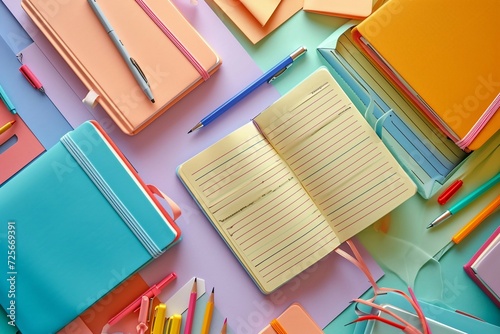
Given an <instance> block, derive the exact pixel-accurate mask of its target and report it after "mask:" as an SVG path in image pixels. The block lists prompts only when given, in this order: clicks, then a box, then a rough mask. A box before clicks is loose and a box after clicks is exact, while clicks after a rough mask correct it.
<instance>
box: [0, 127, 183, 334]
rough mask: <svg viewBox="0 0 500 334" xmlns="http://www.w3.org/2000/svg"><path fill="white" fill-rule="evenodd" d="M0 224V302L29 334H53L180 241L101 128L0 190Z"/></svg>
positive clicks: (69, 138) (80, 133)
mask: <svg viewBox="0 0 500 334" xmlns="http://www.w3.org/2000/svg"><path fill="white" fill-rule="evenodd" d="M0 221H1V225H2V228H3V231H1V232H0V248H1V253H2V254H5V257H7V254H9V259H8V260H9V261H7V259H5V261H4V262H3V263H4V265H3V272H4V275H7V279H2V280H0V303H1V305H2V307H3V308H4V309H5V310H6V312H7V316H8V318H9V319H7V320H9V321H13V323H15V325H17V326H18V328H19V329H20V330H21V332H22V333H23V334H30V333H55V332H57V331H58V330H60V329H61V328H63V327H64V326H65V325H66V324H67V323H69V322H70V321H72V320H73V319H75V318H76V317H78V316H79V315H80V314H81V313H82V312H83V311H85V310H86V309H87V308H88V307H90V306H92V304H94V303H95V302H96V301H98V300H99V299H100V298H102V297H103V296H104V295H106V294H107V293H108V292H110V291H111V290H112V289H113V288H114V287H116V286H117V285H118V284H119V283H120V282H122V281H123V280H125V279H126V278H127V277H129V276H130V275H132V274H133V273H135V272H136V271H137V270H138V269H140V268H141V267H143V266H144V265H145V264H147V263H148V262H150V261H151V260H152V259H154V258H155V257H158V256H160V255H161V254H162V252H163V251H165V249H167V247H169V246H170V245H171V244H172V243H174V242H175V241H176V240H178V238H179V237H180V231H179V229H178V227H177V226H176V225H175V222H174V221H173V220H172V218H170V216H169V215H168V213H167V212H166V211H165V210H164V208H163V207H162V206H161V205H160V203H159V202H158V201H157V199H156V198H155V197H154V196H153V194H152V192H151V191H150V190H149V188H148V186H146V185H145V184H144V183H143V181H142V180H141V179H140V178H139V176H138V175H137V173H136V172H135V171H134V170H133V168H132V167H131V165H130V164H129V163H128V161H127V160H126V159H125V158H124V157H123V155H122V154H121V153H120V151H119V150H118V148H117V147H116V146H115V145H114V144H113V143H112V142H111V140H110V139H109V137H108V136H107V135H106V134H105V132H104V131H103V130H102V128H100V126H99V125H98V124H97V123H96V122H86V123H84V124H82V125H80V126H79V127H78V128H76V129H75V130H73V131H71V132H69V133H68V134H66V135H65V136H63V138H61V140H60V141H59V142H58V143H57V144H56V145H54V146H53V147H52V148H50V149H49V150H48V151H47V152H45V153H44V154H43V155H42V156H40V157H39V158H38V159H37V160H35V161H34V162H33V163H32V164H31V165H29V166H28V167H27V168H25V169H24V170H22V171H21V172H20V173H19V174H18V175H16V176H15V177H14V178H13V179H11V180H10V181H9V182H7V183H6V184H5V185H4V186H2V187H1V188H0ZM9 252H10V253H9Z"/></svg>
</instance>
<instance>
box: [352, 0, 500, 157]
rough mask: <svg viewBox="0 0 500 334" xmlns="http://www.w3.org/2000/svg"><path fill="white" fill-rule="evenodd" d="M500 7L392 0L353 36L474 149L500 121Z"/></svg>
mask: <svg viewBox="0 0 500 334" xmlns="http://www.w3.org/2000/svg"><path fill="white" fill-rule="evenodd" d="M499 15H500V2H499V1H497V0H483V1H468V0H441V1H435V0H420V1H413V0H390V1H388V2H387V3H385V4H384V5H383V6H382V7H381V8H379V9H378V10H377V11H376V12H374V13H373V14H372V15H371V16H369V17H368V18H367V19H365V20H364V21H362V22H361V23H360V24H359V25H358V26H357V27H356V29H354V30H353V36H354V39H355V40H356V41H357V43H358V45H359V46H360V48H361V49H362V50H363V51H364V52H365V53H366V54H367V55H368V56H369V57H370V58H371V59H372V60H373V61H374V62H375V63H376V64H377V65H378V66H379V67H380V68H381V69H382V71H383V72H384V73H385V74H386V75H387V76H388V77H389V78H390V79H391V80H392V81H393V82H394V83H395V84H396V85H397V86H398V87H399V88H400V89H401V90H402V91H403V92H404V93H405V95H406V96H407V97H408V98H409V99H410V100H411V101H412V102H413V103H414V104H415V105H416V106H417V107H418V108H419V109H420V110H421V111H422V112H423V113H425V114H426V115H427V116H428V117H429V119H431V120H432V121H433V122H434V123H435V124H436V125H437V126H438V127H439V128H440V129H441V130H442V131H443V132H444V133H445V134H446V135H447V136H448V137H450V138H451V139H452V140H453V141H455V142H456V143H457V144H458V145H459V146H460V147H461V148H462V149H470V150H475V149H477V148H479V147H480V146H481V145H482V144H483V143H484V142H485V141H486V140H488V139H489V138H490V137H491V136H492V135H493V134H494V133H495V132H496V131H497V130H498V129H499V128H500V113H499V112H498V111H497V109H498V105H500V66H499V64H500V63H499V59H500V45H499V44H498V40H499V37H500V25H499V24H498V22H497V21H498V18H499ZM490 105H491V108H490V110H492V111H491V112H490V116H491V118H490V119H489V120H486V118H485V117H486V115H487V113H486V111H487V110H488V108H489V107H490ZM481 117H483V118H481ZM485 120H486V122H485V126H484V128H482V130H479V129H481V128H480V127H479V126H477V125H475V124H476V123H478V121H479V122H484V121H485ZM471 130H473V131H475V130H478V134H477V135H476V136H474V133H471V134H469V135H468V137H466V136H467V134H468V133H469V131H471Z"/></svg>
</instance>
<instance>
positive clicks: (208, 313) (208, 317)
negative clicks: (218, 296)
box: [201, 288, 214, 334]
mask: <svg viewBox="0 0 500 334" xmlns="http://www.w3.org/2000/svg"><path fill="white" fill-rule="evenodd" d="M213 312H214V288H212V293H211V294H210V297H209V298H208V302H207V306H206V308H205V316H204V317H203V325H202V327H201V334H208V333H210V323H211V322H212V313H213Z"/></svg>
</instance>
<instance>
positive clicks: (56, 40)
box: [21, 0, 221, 135]
mask: <svg viewBox="0 0 500 334" xmlns="http://www.w3.org/2000/svg"><path fill="white" fill-rule="evenodd" d="M97 2H98V4H99V6H100V7H101V9H102V11H103V13H104V14H105V16H106V18H107V19H108V21H109V23H110V24H111V26H112V27H113V28H114V30H115V32H116V34H117V35H118V36H119V38H120V40H121V42H122V43H123V45H124V46H125V47H126V49H127V51H128V53H129V54H130V56H131V57H132V58H134V59H135V60H136V61H137V63H138V64H139V66H140V68H141V69H142V71H143V72H144V74H145V76H146V78H147V80H148V81H149V85H150V87H151V91H152V93H153V96H154V99H155V103H151V101H150V100H149V99H148V98H147V96H146V95H145V94H144V92H143V91H142V90H141V88H140V87H139V85H138V83H137V81H136V80H135V78H134V77H133V75H132V73H131V71H130V70H129V68H128V66H127V64H126V63H125V61H124V60H123V58H122V57H121V55H120V53H119V51H118V49H117V48H116V47H115V45H114V44H113V42H112V40H111V38H110V37H109V36H108V34H107V33H106V30H105V29H104V27H103V26H102V25H101V23H100V22H99V20H98V18H97V16H96V15H95V13H94V12H93V10H92V8H91V6H90V4H89V3H88V1H87V0H72V1H65V2H64V4H55V5H54V4H51V5H48V4H47V3H46V2H45V1H37V0H23V1H22V2H21V5H22V7H23V9H24V10H25V11H26V12H27V13H28V15H29V16H30V17H31V18H32V19H33V21H34V22H35V24H36V25H37V26H38V27H39V28H40V30H41V31H42V32H43V34H44V35H45V36H46V37H47V38H48V40H49V41H50V42H51V43H52V45H53V46H54V47H55V49H56V50H57V51H58V52H59V54H60V55H61V56H62V57H63V58H64V60H65V61H66V62H67V63H68V65H69V66H70V67H71V69H72V70H73V71H74V72H75V73H76V75H77V76H78V77H79V78H80V80H81V81H82V82H83V83H84V84H85V86H86V87H87V88H88V89H89V91H91V92H95V93H96V94H97V95H98V97H97V98H96V99H95V103H99V104H100V105H101V106H102V107H103V108H104V110H105V111H106V112H107V113H108V114H109V116H110V117H111V118H112V119H113V120H114V121H115V122H116V124H118V126H119V127H120V128H121V129H122V131H123V132H125V133H127V134H129V135H133V134H136V133H138V132H139V131H141V130H142V129H143V128H144V127H145V126H147V125H148V124H150V123H151V122H152V121H153V120H154V119H156V118H157V117H158V116H160V115H161V114H162V113H163V112H165V111H166V110H167V109H168V108H169V107H171V106H172V105H173V104H174V103H176V102H177V101H178V100H179V99H181V98H182V97H183V96H185V95H186V94H187V93H188V92H190V91H191V90H192V89H193V88H195V87H196V86H197V85H199V84H200V83H202V82H204V78H203V77H202V74H200V72H199V71H198V70H197V69H196V68H195V66H194V65H193V64H192V63H191V62H190V61H189V60H188V58H187V57H186V56H185V55H184V54H182V53H181V51H179V48H178V47H177V46H176V45H175V44H174V43H173V42H172V40H171V39H169V37H167V35H166V34H165V33H164V32H163V31H162V30H161V29H160V28H159V27H158V25H157V24H156V23H155V22H154V21H153V20H152V19H151V18H150V17H149V16H148V15H147V14H146V11H145V10H143V9H142V8H141V7H140V6H139V4H138V3H137V2H136V1H134V0H126V1H124V0H98V1H97ZM145 3H146V4H147V5H148V6H149V8H150V9H151V10H152V11H153V12H154V13H155V14H156V16H157V17H158V18H159V19H160V21H161V22H162V23H163V24H164V25H165V26H166V27H167V28H168V29H169V30H170V31H171V32H172V33H173V35H174V36H175V37H176V38H177V39H178V40H179V42H180V43H181V44H182V45H183V46H184V47H185V48H186V49H187V50H188V51H189V52H190V53H191V55H192V56H193V57H194V59H196V61H197V62H198V63H199V64H200V65H201V66H200V67H201V68H203V69H204V70H206V71H207V72H208V73H210V74H211V73H213V72H214V71H215V70H217V68H218V67H219V65H220V64H221V60H220V58H219V57H218V55H217V54H216V53H215V52H214V51H213V49H212V48H211V47H210V46H209V45H208V44H207V43H206V41H205V40H204V39H203V38H202V37H201V36H200V35H199V34H198V32H197V31H196V30H195V29H194V28H193V26H191V25H190V23H189V22H188V21H187V20H186V19H185V18H184V17H183V16H182V14H181V13H180V12H179V11H178V9H177V8H176V7H175V6H174V5H173V4H172V3H171V2H170V1H168V0H146V1H145ZM91 95H94V94H91ZM88 96H90V95H88ZM94 96H95V95H94ZM87 102H88V103H89V104H93V100H92V99H90V98H88V99H87Z"/></svg>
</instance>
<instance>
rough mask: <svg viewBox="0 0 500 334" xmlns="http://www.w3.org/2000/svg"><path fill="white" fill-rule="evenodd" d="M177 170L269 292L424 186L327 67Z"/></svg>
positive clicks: (244, 263) (251, 272)
mask: <svg viewBox="0 0 500 334" xmlns="http://www.w3.org/2000/svg"><path fill="white" fill-rule="evenodd" d="M178 175H179V177H180V179H181V180H182V182H184V184H185V186H186V188H187V189H188V190H189V191H190V192H191V194H192V196H193V197H194V198H195V199H196V201H197V202H198V204H199V205H200V207H201V208H202V209H203V211H204V212H205V214H206V215H207V217H208V218H209V220H210V221H211V222H212V223H213V225H214V227H215V228H216V229H217V231H218V232H219V233H220V235H221V236H222V238H223V239H224V240H225V241H226V243H227V244H228V246H229V247H230V248H231V250H232V251H233V252H234V254H235V255H236V257H237V258H238V259H239V260H240V261H241V263H242V264H243V267H244V268H245V269H246V270H247V271H248V273H249V274H250V276H251V277H252V278H253V279H254V281H255V282H256V283H257V285H258V286H259V288H260V289H261V290H262V291H263V292H264V293H270V292H272V291H273V290H275V289H276V288H278V287H279V286H281V285H282V284H284V283H285V282H287V281H288V280H290V279H291V278H293V277H294V276H295V275H297V274H299V273H300V272H301V271H303V270H304V269H306V268H307V267H308V266H310V265H312V264H313V263H315V262H317V261H319V260H320V259H321V258H322V257H324V256H325V255H327V254H328V253H330V252H331V251H333V250H334V249H335V248H336V247H338V246H339V245H340V244H341V243H342V242H343V241H344V240H346V239H349V238H351V237H352V236H354V235H355V234H356V233H358V232H360V231H361V230H363V229H364V228H366V227H367V226H369V225H370V224H372V223H373V222H375V221H376V220H378V219H379V218H381V217H382V216H384V215H385V214H387V213H389V212H390V211H391V210H393V209H394V208H396V207H397V206H398V205H400V204H401V203H403V202H404V201H405V200H406V199H408V198H409V197H411V196H412V195H413V194H414V193H415V191H416V189H415V185H414V184H413V183H412V181H411V180H410V179H409V178H408V176H407V175H406V174H405V172H404V171H403V170H402V168H401V167H400V166H399V165H398V163H397V162H396V160H395V159H394V158H393V157H392V155H391V154H390V153H389V151H388V150H387V148H386V147H385V146H384V144H383V143H382V142H381V140H380V139H379V138H378V137H377V135H376V134H375V132H374V131H373V129H372V128H371V127H370V126H369V124H368V123H367V122H366V120H365V119H364V118H363V116H362V115H361V113H360V112H359V111H358V110H357V109H356V107H355V106H354V105H353V104H352V102H351V101H350V100H349V98H348V97H347V96H346V95H345V93H344V92H343V91H342V89H341V88H340V86H339V85H338V84H337V82H336V81H335V80H334V79H333V77H332V76H331V74H330V73H329V72H328V70H327V69H326V68H325V67H322V68H320V69H318V70H317V71H315V72H314V73H313V74H312V75H310V76H309V77H308V78H306V79H305V80H304V81H303V82H301V83H300V84H299V85H297V86H296V87H295V88H294V89H292V90H291V91H290V92H288V93H287V94H286V95H285V96H283V97H282V98H280V99H279V100H278V101H277V102H275V103H274V104H273V105H271V106H270V107H269V108H268V109H266V110H265V111H263V112H262V113H261V114H260V115H258V116H257V117H256V118H255V119H254V120H253V122H250V123H248V124H246V125H244V126H243V127H241V128H239V129H238V130H236V131H234V132H233V133H231V134H229V135H228V136H226V137H225V138H223V139H222V140H220V141H219V142H217V143H215V144H214V145H212V146H211V147H209V148H208V149H206V150H205V151H203V152H201V153H199V154H198V155H196V156H195V157H193V158H191V159H190V160H188V161H187V162H185V163H183V164H182V165H180V166H179V168H178Z"/></svg>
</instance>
